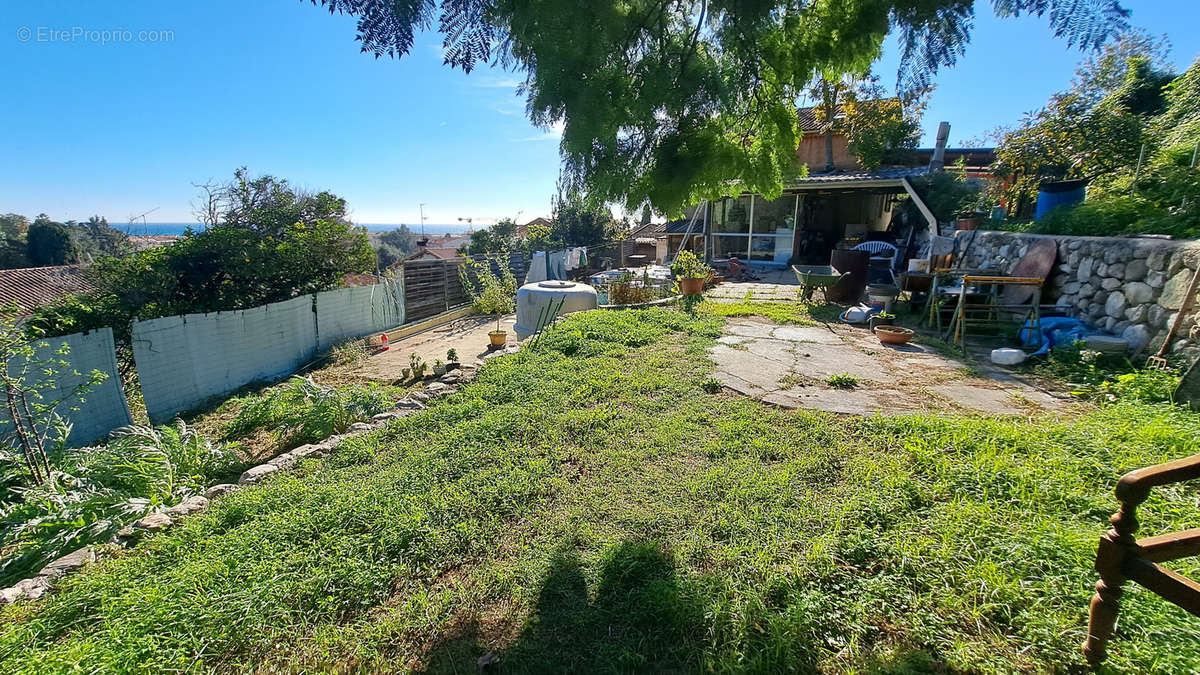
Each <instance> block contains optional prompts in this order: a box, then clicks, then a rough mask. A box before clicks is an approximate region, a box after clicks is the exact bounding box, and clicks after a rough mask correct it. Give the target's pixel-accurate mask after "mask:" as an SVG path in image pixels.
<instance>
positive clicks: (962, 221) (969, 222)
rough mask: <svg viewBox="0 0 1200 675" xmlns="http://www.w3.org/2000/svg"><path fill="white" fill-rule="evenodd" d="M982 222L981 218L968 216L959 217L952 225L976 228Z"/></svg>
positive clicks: (960, 227) (969, 228)
mask: <svg viewBox="0 0 1200 675" xmlns="http://www.w3.org/2000/svg"><path fill="white" fill-rule="evenodd" d="M982 222H983V218H979V217H977V216H971V217H969V218H959V219H958V222H957V223H955V224H954V226H955V227H956V228H958V229H960V230H978V229H979V224H980V223H982Z"/></svg>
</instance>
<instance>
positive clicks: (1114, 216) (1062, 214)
mask: <svg viewBox="0 0 1200 675" xmlns="http://www.w3.org/2000/svg"><path fill="white" fill-rule="evenodd" d="M1152 213H1153V209H1152V208H1151V207H1150V206H1149V205H1148V204H1146V203H1145V202H1144V201H1142V200H1141V199H1138V198H1136V197H1129V196H1124V195H1121V196H1110V197H1103V198H1099V199H1090V200H1088V201H1085V202H1081V203H1079V204H1073V205H1069V206H1060V207H1058V208H1056V209H1054V210H1052V211H1050V212H1049V213H1047V214H1046V215H1045V216H1044V217H1043V218H1042V219H1041V220H1040V221H1038V222H1037V223H1035V224H1034V226H1033V228H1032V231H1033V232H1036V233H1038V234H1066V235H1074V236H1088V237H1112V236H1121V235H1127V234H1139V233H1143V232H1146V231H1147V229H1146V225H1147V223H1145V219H1146V218H1147V216H1149V215H1151V214H1152ZM1158 234H1167V233H1166V232H1160V233H1158Z"/></svg>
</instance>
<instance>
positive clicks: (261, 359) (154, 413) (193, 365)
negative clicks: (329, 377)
mask: <svg viewBox="0 0 1200 675" xmlns="http://www.w3.org/2000/svg"><path fill="white" fill-rule="evenodd" d="M316 328H317V322H316V317H315V316H314V314H313V297H312V296H311V295H304V296H301V297H298V298H293V299H291V300H286V301H284V302H277V303H273V304H270V305H264V306H262V307H255V308H254V309H246V310H236V311H230V312H212V313H209V314H185V315H183V316H171V317H164V318H161V319H151V320H149V321H135V322H134V324H133V357H134V360H135V361H136V362H137V370H138V377H139V378H140V379H141V384H142V397H143V398H144V399H145V402H146V412H147V414H148V415H149V417H150V421H151V422H153V423H154V424H161V423H164V422H168V421H170V419H171V418H172V417H173V416H175V415H176V414H178V413H180V412H183V411H185V410H191V409H193V408H196V407H198V406H200V405H201V404H202V403H204V402H205V401H206V400H208V399H210V398H212V397H213V396H219V395H222V394H228V393H229V392H231V391H234V390H236V389H238V388H240V387H242V386H244V385H247V384H250V383H251V382H258V381H267V380H275V379H278V378H280V377H283V376H285V375H288V374H291V373H293V372H295V371H296V370H297V369H299V368H300V366H302V365H304V364H305V363H307V362H308V361H309V360H311V359H312V357H313V355H314V354H315V353H316V350H317V334H316Z"/></svg>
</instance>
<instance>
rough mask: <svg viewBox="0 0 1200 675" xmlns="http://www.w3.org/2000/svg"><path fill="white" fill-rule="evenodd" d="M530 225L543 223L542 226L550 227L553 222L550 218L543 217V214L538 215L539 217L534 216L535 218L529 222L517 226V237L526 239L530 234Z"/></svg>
mask: <svg viewBox="0 0 1200 675" xmlns="http://www.w3.org/2000/svg"><path fill="white" fill-rule="evenodd" d="M530 225H541V226H542V227H550V226H551V225H553V223H551V222H550V220H549V219H547V218H542V217H541V216H538V217H537V218H534V219H533V220H531V221H529V222H528V223H525V224H524V225H518V226H517V238H518V239H525V238H527V237H528V236H529V226H530Z"/></svg>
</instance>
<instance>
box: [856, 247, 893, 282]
mask: <svg viewBox="0 0 1200 675" xmlns="http://www.w3.org/2000/svg"><path fill="white" fill-rule="evenodd" d="M853 250H855V251H866V252H867V253H870V254H871V258H872V259H873V260H887V261H888V267H887V269H888V274H890V275H891V277H892V283H896V272H895V270H896V258H897V257H898V256H899V255H900V249H898V248H896V247H895V246H894V245H892V244H889V243H887V242H886V241H864V242H863V243H861V244H859V245H858V246H855V247H854V249H853Z"/></svg>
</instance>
